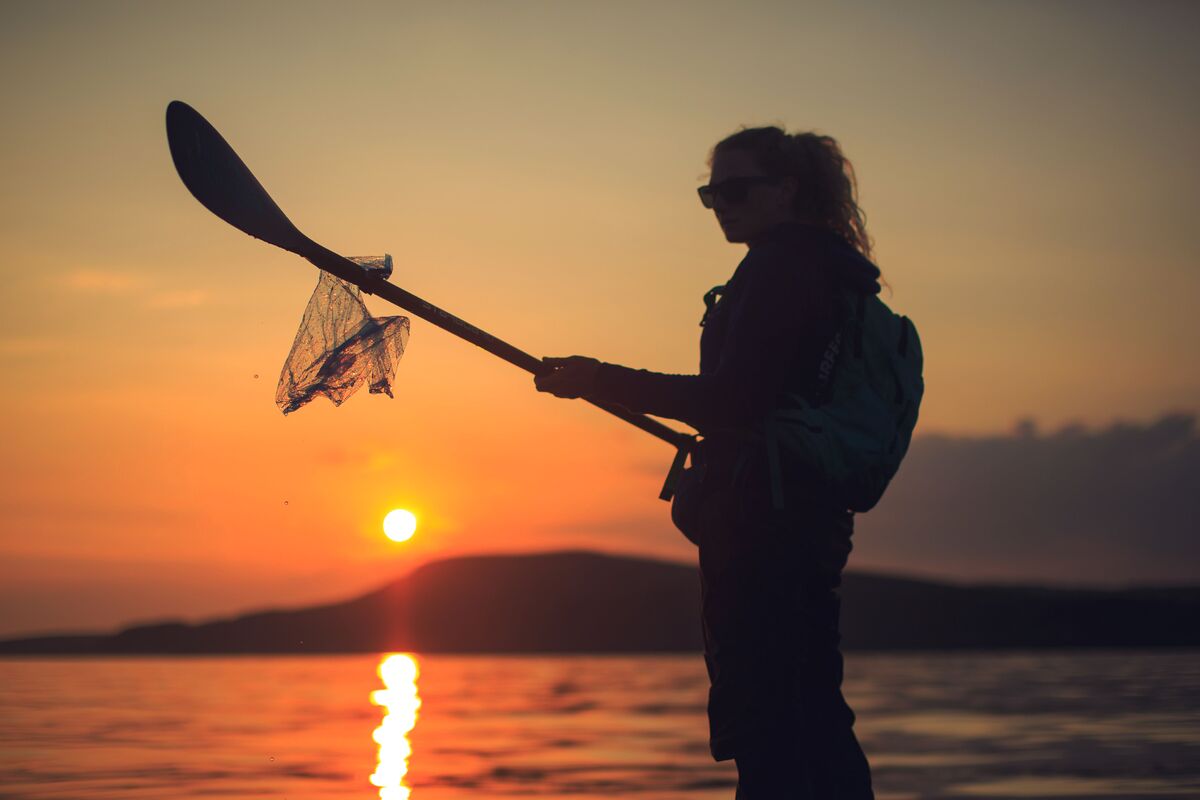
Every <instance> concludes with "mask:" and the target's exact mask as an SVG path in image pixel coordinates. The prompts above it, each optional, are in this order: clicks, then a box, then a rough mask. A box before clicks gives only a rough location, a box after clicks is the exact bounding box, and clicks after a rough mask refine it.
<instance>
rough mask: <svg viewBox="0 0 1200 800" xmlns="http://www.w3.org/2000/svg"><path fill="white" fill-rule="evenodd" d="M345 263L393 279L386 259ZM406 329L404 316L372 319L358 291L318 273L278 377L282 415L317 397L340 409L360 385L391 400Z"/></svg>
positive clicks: (336, 279)
mask: <svg viewBox="0 0 1200 800" xmlns="http://www.w3.org/2000/svg"><path fill="white" fill-rule="evenodd" d="M350 260H351V261H353V262H354V263H356V264H358V265H359V266H361V267H364V268H366V269H369V270H372V271H375V272H377V273H378V274H380V275H381V276H382V277H384V278H387V277H388V276H390V275H391V274H392V257H391V256H390V255H385V256H383V257H382V258H379V257H377V256H376V257H370V258H351V259H350ZM408 329H409V322H408V317H401V316H394V317H372V316H371V315H370V313H368V311H367V307H366V305H364V304H363V301H362V292H361V291H360V290H359V288H358V287H357V286H355V285H353V284H350V283H347V282H345V281H343V280H342V279H340V278H337V277H334V276H333V275H330V274H329V273H328V272H324V271H322V272H321V278H320V280H319V281H318V282H317V288H316V289H315V290H314V291H313V293H312V297H310V298H309V300H308V307H307V308H305V309H304V318H303V319H302V320H301V321H300V330H298V331H297V332H296V340H295V341H294V342H293V343H292V350H291V352H289V353H288V357H287V361H286V362H285V363H284V365H283V372H282V373H280V375H279V386H278V388H276V390H275V403H276V404H277V405H278V406H279V407H280V408H281V409H282V410H283V413H284V414H290V413H291V412H293V411H295V410H296V409H298V408H300V407H302V406H304V405H306V404H307V403H309V402H311V401H312V400H313V399H315V398H316V397H319V396H320V395H324V396H325V397H328V398H329V399H330V400H331V401H332V402H333V404H334V405H335V406H340V405H341V404H342V403H343V402H345V400H346V398H348V397H350V395H352V394H354V393H355V392H357V391H358V390H359V388H360V387H361V386H362V385H363V384H364V383H365V384H367V385H368V386H369V387H370V391H371V394H380V393H382V394H386V395H387V396H388V397H392V379H393V378H394V376H395V374H396V363H397V362H398V361H400V358H401V357H402V356H403V355H404V347H405V345H406V344H408Z"/></svg>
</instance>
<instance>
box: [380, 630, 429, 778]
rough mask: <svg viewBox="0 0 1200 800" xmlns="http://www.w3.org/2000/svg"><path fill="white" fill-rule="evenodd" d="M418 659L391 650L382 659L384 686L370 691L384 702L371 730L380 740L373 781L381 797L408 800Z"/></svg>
mask: <svg viewBox="0 0 1200 800" xmlns="http://www.w3.org/2000/svg"><path fill="white" fill-rule="evenodd" d="M419 675H420V670H419V669H418V668H417V659H416V657H415V656H413V655H410V654H408V653H392V654H390V655H388V656H385V657H384V659H383V661H381V662H379V677H380V678H381V679H382V680H383V685H384V688H383V689H376V690H375V691H373V692H371V702H372V703H374V704H375V705H377V706H383V708H384V714H383V720H382V721H381V722H380V723H379V727H378V728H376V729H375V732H374V733H373V734H372V736H373V738H374V739H375V741H376V742H377V743H378V744H379V765H378V766H376V767H375V772H374V774H372V775H371V778H370V780H371V783H372V784H373V785H375V786H378V787H379V797H380V798H381V800H408V798H409V796H410V795H411V794H412V789H410V788H409V787H408V786H405V785H404V778H405V776H406V775H408V760H409V758H411V757H412V743H411V742H409V740H408V734H409V731H411V730H412V729H413V728H414V727H416V724H417V709H419V708H420V707H421V697H420V695H418V694H417V677H418V676H419Z"/></svg>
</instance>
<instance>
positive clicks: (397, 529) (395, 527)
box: [383, 508, 417, 542]
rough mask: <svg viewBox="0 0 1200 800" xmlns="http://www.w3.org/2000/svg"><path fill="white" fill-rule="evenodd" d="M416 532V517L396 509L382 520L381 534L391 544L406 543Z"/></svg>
mask: <svg viewBox="0 0 1200 800" xmlns="http://www.w3.org/2000/svg"><path fill="white" fill-rule="evenodd" d="M416 531H417V515H416V514H414V513H412V512H411V511H405V510H404V509H402V508H397V509H396V510H395V511H389V512H388V515H387V516H386V517H384V518H383V532H384V534H386V535H387V537H388V538H389V539H391V540H392V541H393V542H407V541H408V540H409V539H411V538H412V536H413V534H414V533H416Z"/></svg>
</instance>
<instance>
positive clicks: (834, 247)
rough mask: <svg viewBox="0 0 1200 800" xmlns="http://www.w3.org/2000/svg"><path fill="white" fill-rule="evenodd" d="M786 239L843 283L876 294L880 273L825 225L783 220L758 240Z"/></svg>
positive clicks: (780, 240)
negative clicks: (830, 271) (827, 268)
mask: <svg viewBox="0 0 1200 800" xmlns="http://www.w3.org/2000/svg"><path fill="white" fill-rule="evenodd" d="M776 241H779V242H787V243H790V244H793V245H798V246H799V247H801V248H802V249H803V250H804V251H805V252H806V255H808V254H811V255H812V257H814V259H815V260H816V261H817V262H818V263H820V264H823V265H825V266H827V267H829V268H830V269H832V270H833V271H834V273H835V274H837V275H838V276H839V277H840V278H841V279H842V280H843V281H844V282H845V283H846V284H847V285H849V286H852V287H853V288H854V289H856V290H858V291H860V292H865V293H867V294H879V292H880V290H881V289H882V287H881V286H880V284H879V277H880V275H881V273H880V271H879V267H877V266H875V264H874V262H872V261H871V259H869V258H867V257H866V256H864V255H863V254H862V253H860V252H858V250H856V249H854V247H853V246H852V245H851V244H850V243H849V242H847V241H846V240H845V239H843V238H842V237H841V236H838V235H837V234H836V233H834V232H833V231H831V230H829V229H828V228H824V227H821V226H819V225H809V224H807V223H801V222H786V223H784V224H782V225H779V226H777V227H775V228H772V229H771V230H770V231H768V232H767V233H766V234H765V235H764V237H763V239H762V240H761V242H756V243H755V244H754V247H758V246H759V244H760V243H767V242H776Z"/></svg>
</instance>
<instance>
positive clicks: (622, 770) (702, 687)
mask: <svg viewBox="0 0 1200 800" xmlns="http://www.w3.org/2000/svg"><path fill="white" fill-rule="evenodd" d="M706 689H707V680H706V677H705V675H704V668H703V663H702V661H701V659H700V657H699V655H696V656H661V655H647V656H632V657H631V656H555V657H541V656H535V657H524V656H522V657H517V656H465V657H464V656H440V655H433V656H422V655H419V654H410V655H396V654H380V655H377V656H366V655H352V656H329V657H257V656H256V657H229V658H126V659H115V658H113V659H10V660H3V661H0V797H3V798H83V797H87V798H190V797H213V796H219V797H223V798H231V799H236V798H266V797H277V798H297V799H301V798H302V799H304V800H309V799H311V800H325V798H350V797H354V798H382V800H397V799H399V800H403V799H404V798H409V797H411V798H413V800H449V799H450V798H456V799H457V798H461V799H462V800H483V799H484V798H512V797H539V798H602V797H603V798H612V797H614V796H625V795H628V796H632V797H636V798H643V799H644V800H668V798H679V799H681V800H682V798H695V799H696V800H716V799H717V798H722V800H729V798H732V796H733V787H734V783H735V771H734V769H733V767H732V764H731V763H722V764H717V763H714V762H713V761H712V760H711V758H710V757H709V755H708V748H707V742H706V738H705V736H706V730H707V729H706V722H705V717H704V702H705V692H706ZM845 689H846V694H847V697H848V699H849V701H850V703H851V705H852V706H853V707H854V709H855V711H856V712H857V713H858V715H859V722H858V726H857V730H858V734H859V738H860V740H861V741H862V744H863V748H864V750H866V752H867V756H868V758H869V759H870V761H871V765H872V769H873V775H874V780H875V785H876V790H877V796H878V797H879V798H880V799H881V800H898V799H899V798H973V799H974V800H978V799H979V798H1035V797H1037V798H1084V797H1097V798H1108V800H1116V799H1118V798H1146V797H1161V798H1185V797H1187V798H1195V797H1200V653H1197V652H1194V651H1193V652H1137V651H1131V652H1090V653H1088V652H1085V653H1069V652H1051V653H975V654H905V655H880V654H863V653H850V654H848V655H847V679H846V687H845Z"/></svg>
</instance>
